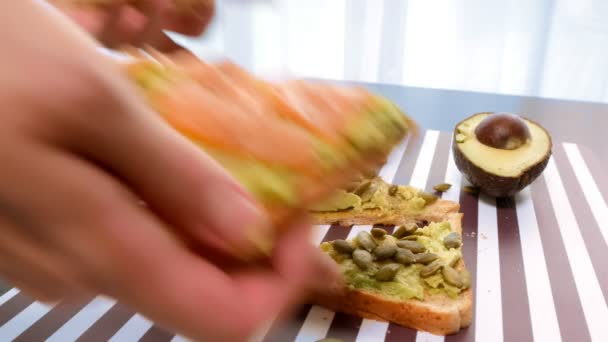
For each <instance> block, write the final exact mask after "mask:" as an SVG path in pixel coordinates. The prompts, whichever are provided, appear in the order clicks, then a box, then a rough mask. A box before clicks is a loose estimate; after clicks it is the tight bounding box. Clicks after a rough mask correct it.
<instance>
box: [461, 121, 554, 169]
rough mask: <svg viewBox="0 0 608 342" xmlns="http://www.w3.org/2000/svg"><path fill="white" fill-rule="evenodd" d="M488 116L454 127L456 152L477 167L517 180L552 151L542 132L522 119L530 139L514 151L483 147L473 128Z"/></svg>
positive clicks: (544, 132)
mask: <svg viewBox="0 0 608 342" xmlns="http://www.w3.org/2000/svg"><path fill="white" fill-rule="evenodd" d="M485 117H487V114H484V115H477V116H474V117H472V118H471V119H469V120H467V121H465V122H463V123H462V124H460V125H459V126H458V127H457V137H456V142H457V144H458V149H460V151H461V152H462V153H463V154H464V155H465V156H466V157H467V159H468V160H470V161H471V162H472V163H473V164H475V165H476V166H477V167H479V168H481V169H482V170H484V171H485V172H487V173H490V174H493V175H497V176H502V177H519V176H521V175H522V174H523V173H524V172H526V171H527V170H528V169H530V167H532V166H533V165H535V164H537V163H539V162H540V161H542V160H543V159H544V158H546V157H547V155H548V154H549V153H550V150H551V141H550V139H549V137H548V135H547V133H546V131H545V130H544V129H542V128H541V127H539V126H538V125H536V124H533V123H531V122H530V121H527V120H525V122H526V124H527V125H528V127H529V129H530V134H531V139H530V140H529V141H528V142H527V143H525V144H524V145H522V146H521V147H519V148H517V149H514V150H502V149H497V148H493V147H490V146H487V145H484V144H482V143H481V142H479V140H477V139H476V137H475V133H474V132H475V128H476V127H477V125H478V124H479V123H480V122H481V121H482V120H483V119H484V118H485Z"/></svg>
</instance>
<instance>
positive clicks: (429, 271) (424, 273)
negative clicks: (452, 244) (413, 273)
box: [420, 260, 443, 278]
mask: <svg viewBox="0 0 608 342" xmlns="http://www.w3.org/2000/svg"><path fill="white" fill-rule="evenodd" d="M442 266H443V265H442V264H441V262H439V260H435V261H433V262H432V263H430V264H428V265H426V266H424V267H423V268H422V269H421V270H420V276H421V277H422V278H427V277H430V276H432V275H433V274H435V273H437V271H439V270H440V269H441V267H442Z"/></svg>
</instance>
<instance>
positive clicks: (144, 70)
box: [121, 50, 416, 229]
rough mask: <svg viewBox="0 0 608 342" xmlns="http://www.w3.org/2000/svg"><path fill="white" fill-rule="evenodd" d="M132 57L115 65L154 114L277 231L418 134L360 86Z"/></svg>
mask: <svg viewBox="0 0 608 342" xmlns="http://www.w3.org/2000/svg"><path fill="white" fill-rule="evenodd" d="M129 53H130V54H131V56H132V57H133V60H131V61H129V62H122V63H124V64H121V66H122V67H123V70H124V72H125V74H126V75H127V76H128V77H129V78H130V79H131V80H132V82H133V83H134V84H135V85H136V86H137V88H138V89H139V90H140V91H141V93H142V95H143V96H144V97H145V99H146V100H147V101H148V103H149V104H150V105H151V107H152V108H153V109H154V110H155V111H156V112H157V113H158V114H159V115H160V116H161V117H162V118H163V119H164V120H165V121H166V122H167V123H168V124H169V125H170V126H171V127H173V128H174V129H176V130H177V131H178V132H179V133H180V134H182V135H183V136H185V137H187V138H188V139H190V140H191V141H192V142H194V143H195V144H196V145H198V147H200V148H201V150H203V151H205V152H206V153H207V154H208V155H210V156H211V157H213V158H214V159H215V160H216V161H217V162H218V163H219V164H221V165H222V166H223V167H224V168H225V169H226V170H227V171H228V172H229V173H230V174H232V175H233V176H234V177H235V178H236V179H237V180H238V181H240V182H241V184H243V185H244V187H245V188H246V189H247V190H248V191H249V192H250V193H251V194H252V195H253V196H254V197H255V198H257V199H259V200H260V202H261V203H262V205H263V206H264V207H265V208H266V209H267V211H268V212H269V214H270V215H271V218H272V220H273V224H274V226H276V227H278V228H279V229H280V228H281V227H283V226H288V224H287V223H288V221H289V220H290V219H292V218H294V217H295V216H296V215H299V214H300V213H301V212H305V211H306V208H308V207H309V206H310V205H313V204H314V203H316V202H317V201H319V200H323V199H324V198H326V197H327V196H328V195H329V194H331V193H332V192H333V191H335V190H336V189H337V188H339V187H342V186H344V185H345V184H346V183H347V182H349V181H351V180H352V179H353V178H354V177H356V175H358V174H359V173H362V172H366V171H368V170H369V169H376V168H377V167H378V166H379V165H380V164H381V163H382V162H383V161H385V160H386V157H387V155H388V154H389V153H390V152H391V151H392V149H393V148H394V147H395V146H396V145H397V144H398V143H399V142H400V141H401V140H402V139H403V138H405V137H406V136H408V135H410V134H412V133H413V132H415V131H416V129H415V128H416V125H415V123H414V122H413V121H412V120H411V119H409V118H408V117H407V116H406V115H405V114H404V113H403V112H402V111H401V110H400V109H399V108H397V107H396V106H395V105H394V104H393V103H391V102H390V101H389V100H387V99H384V98H381V97H379V96H377V95H375V94H372V93H370V92H369V91H367V90H366V89H363V88H358V87H345V86H336V85H332V84H328V83H321V82H309V81H301V80H288V81H282V82H270V81H267V80H263V79H261V78H258V77H255V76H254V75H252V74H250V73H248V72H247V71H245V70H243V69H241V68H240V67H239V66H237V65H236V64H234V63H232V62H230V61H220V62H216V63H207V62H205V61H202V60H200V59H198V58H196V57H195V56H193V55H192V54H189V53H184V52H181V53H177V54H170V55H168V54H161V53H159V52H157V51H154V50H148V53H147V54H146V55H144V54H143V53H141V52H138V51H134V50H131V51H129Z"/></svg>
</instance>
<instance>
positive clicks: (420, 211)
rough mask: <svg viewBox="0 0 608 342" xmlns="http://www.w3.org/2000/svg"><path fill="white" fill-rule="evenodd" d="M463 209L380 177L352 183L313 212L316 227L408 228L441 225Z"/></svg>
mask: <svg viewBox="0 0 608 342" xmlns="http://www.w3.org/2000/svg"><path fill="white" fill-rule="evenodd" d="M459 210H460V205H459V204H458V203H456V202H452V201H446V200H442V199H440V198H438V197H437V196H435V195H433V194H429V193H425V192H424V191H421V190H419V189H416V188H414V187H412V186H404V185H393V184H388V183H386V182H385V181H384V180H382V179H381V178H379V177H374V178H371V179H363V180H359V181H357V182H355V183H354V184H353V183H351V184H350V187H348V188H347V189H340V190H338V191H337V192H335V193H334V195H333V197H330V198H328V199H327V200H326V201H324V202H322V203H317V204H315V205H314V206H313V207H311V208H310V211H311V213H312V217H313V219H314V222H315V224H338V225H341V226H350V225H370V224H371V225H373V224H377V225H405V224H409V223H416V224H419V225H425V223H427V222H440V221H443V220H445V218H446V217H447V216H448V215H449V214H451V213H457V212H458V211H459Z"/></svg>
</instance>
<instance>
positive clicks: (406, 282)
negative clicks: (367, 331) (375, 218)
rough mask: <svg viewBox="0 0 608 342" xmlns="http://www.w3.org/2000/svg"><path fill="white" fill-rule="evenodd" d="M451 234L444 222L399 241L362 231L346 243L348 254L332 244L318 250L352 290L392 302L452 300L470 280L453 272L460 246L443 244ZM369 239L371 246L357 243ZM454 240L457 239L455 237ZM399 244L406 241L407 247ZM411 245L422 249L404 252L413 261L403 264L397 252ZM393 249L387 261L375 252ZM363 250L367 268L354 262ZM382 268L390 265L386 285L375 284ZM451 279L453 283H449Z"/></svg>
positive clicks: (363, 264) (329, 243)
mask: <svg viewBox="0 0 608 342" xmlns="http://www.w3.org/2000/svg"><path fill="white" fill-rule="evenodd" d="M450 234H451V235H450ZM454 234H456V233H454V232H452V229H451V226H450V223H449V222H448V221H443V222H434V223H431V224H429V225H427V226H426V227H422V228H417V229H415V231H412V232H411V234H410V235H406V236H405V237H402V238H401V239H398V238H397V237H395V236H394V235H388V234H387V235H384V236H381V237H377V236H372V235H371V234H369V233H367V232H365V231H364V232H361V233H359V234H358V235H357V237H356V238H354V239H352V241H346V242H347V243H349V244H350V245H351V247H352V253H349V249H346V250H345V249H344V248H343V247H342V246H339V247H342V248H336V247H334V246H336V241H332V242H324V243H322V244H321V250H322V251H324V252H326V253H328V255H329V256H331V257H332V258H333V260H335V261H336V262H337V263H338V264H339V265H340V269H341V272H342V274H343V278H344V280H345V282H346V285H347V286H348V287H350V288H352V289H357V290H363V291H369V292H372V293H378V294H381V295H384V296H388V297H392V298H394V299H396V300H407V299H419V300H424V298H425V296H426V295H429V294H431V295H432V294H446V295H447V296H449V297H451V298H456V297H457V296H458V295H459V294H460V293H461V292H462V291H464V290H465V289H466V288H467V287H468V283H469V281H470V280H469V275H468V273H467V272H466V271H464V270H461V271H456V270H455V269H454V268H452V267H453V266H454V265H455V264H456V263H457V262H458V261H459V260H460V259H461V258H462V249H461V243H458V244H456V245H457V246H458V247H455V246H456V245H454V244H450V243H446V241H447V240H448V239H451V238H454V237H455V235H454ZM370 238H371V239H373V243H371V246H370V245H369V244H370V242H369V241H363V243H362V242H361V239H366V240H369V239H370ZM456 238H457V239H459V236H457V237H456ZM340 241H341V243H342V244H343V243H344V240H340ZM403 241H407V243H404V242H403ZM412 242H414V243H412ZM415 243H418V244H419V245H422V246H423V249H411V250H410V251H414V252H417V253H409V252H407V253H405V252H404V254H409V255H413V256H414V260H413V261H412V260H410V261H406V262H405V263H403V259H400V258H399V257H398V255H399V253H400V252H399V250H402V249H405V248H401V247H408V248H409V247H410V246H416V245H415ZM446 245H447V246H451V248H448V247H446ZM374 246H375V247H374ZM366 247H367V248H366ZM395 247H396V250H397V252H396V253H394V254H393V255H392V256H391V257H387V256H386V255H384V256H382V253H380V252H379V251H380V250H383V251H384V250H391V249H395ZM337 249H338V250H337ZM366 249H367V252H368V253H369V254H370V255H371V256H372V259H371V260H372V261H369V260H367V261H368V264H367V265H366V264H365V263H362V262H361V260H358V259H357V257H358V256H359V255H356V254H357V251H359V252H358V253H360V254H363V255H365V254H366ZM370 250H371V251H370ZM389 255H390V252H389ZM423 255H425V256H428V255H434V258H435V259H433V258H430V259H433V261H432V262H429V261H430V259H429V260H426V261H424V260H423ZM410 262H411V263H410ZM386 265H394V266H393V267H394V268H395V269H396V270H397V271H396V273H395V274H394V276H392V277H391V278H392V279H390V280H388V281H387V279H382V280H378V273H379V271H380V270H381V269H382V268H383V267H384V266H386ZM434 265H440V266H438V268H437V270H436V271H434V272H433V271H431V272H433V273H432V274H430V275H429V274H424V272H426V271H425V269H427V270H428V269H432V268H433V267H434ZM361 266H363V267H361ZM442 268H449V269H450V270H451V271H455V272H456V273H449V272H444V271H443V270H442ZM446 273H449V274H446ZM421 274H423V275H421ZM446 277H447V278H446ZM454 277H456V278H457V279H452V278H454ZM455 285H458V286H455Z"/></svg>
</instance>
